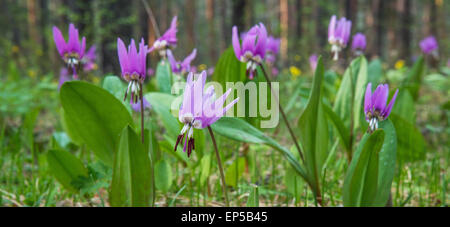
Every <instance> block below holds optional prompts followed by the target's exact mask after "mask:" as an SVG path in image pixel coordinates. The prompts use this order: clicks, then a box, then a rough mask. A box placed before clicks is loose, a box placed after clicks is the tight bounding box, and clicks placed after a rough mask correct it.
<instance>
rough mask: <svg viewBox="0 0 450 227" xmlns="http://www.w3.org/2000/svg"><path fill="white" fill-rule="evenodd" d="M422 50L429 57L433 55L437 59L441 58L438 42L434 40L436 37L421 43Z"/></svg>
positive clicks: (430, 37)
mask: <svg viewBox="0 0 450 227" xmlns="http://www.w3.org/2000/svg"><path fill="white" fill-rule="evenodd" d="M420 48H421V49H422V51H423V53H425V54H427V55H432V56H433V57H435V58H437V57H438V56H439V53H438V48H439V46H438V42H437V41H436V38H434V36H428V37H426V38H425V39H423V40H422V41H420Z"/></svg>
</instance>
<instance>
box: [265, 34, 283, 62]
mask: <svg viewBox="0 0 450 227" xmlns="http://www.w3.org/2000/svg"><path fill="white" fill-rule="evenodd" d="M280 42H281V40H280V39H276V38H274V37H273V36H269V37H268V38H267V44H266V61H267V62H268V63H269V64H273V63H274V62H275V56H276V55H277V54H278V53H279V52H280Z"/></svg>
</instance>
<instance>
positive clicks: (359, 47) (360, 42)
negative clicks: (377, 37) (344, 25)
mask: <svg viewBox="0 0 450 227" xmlns="http://www.w3.org/2000/svg"><path fill="white" fill-rule="evenodd" d="M365 49H366V36H365V35H364V34H362V33H356V34H355V35H354V36H353V40H352V50H353V51H354V52H355V54H356V55H361V54H363V52H364V50H365Z"/></svg>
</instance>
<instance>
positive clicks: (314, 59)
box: [309, 54, 318, 72]
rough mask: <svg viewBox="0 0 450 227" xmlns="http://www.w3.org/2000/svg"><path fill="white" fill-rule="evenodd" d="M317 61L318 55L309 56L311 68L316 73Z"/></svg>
mask: <svg viewBox="0 0 450 227" xmlns="http://www.w3.org/2000/svg"><path fill="white" fill-rule="evenodd" d="M317 59H318V57H317V54H312V55H311V56H309V66H310V67H311V70H312V71H313V72H314V71H316V67H317Z"/></svg>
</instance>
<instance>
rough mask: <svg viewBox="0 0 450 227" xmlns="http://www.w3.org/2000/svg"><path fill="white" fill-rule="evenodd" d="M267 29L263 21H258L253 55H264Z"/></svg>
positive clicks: (262, 56)
mask: <svg viewBox="0 0 450 227" xmlns="http://www.w3.org/2000/svg"><path fill="white" fill-rule="evenodd" d="M266 43H267V30H266V27H265V26H264V24H263V23H259V33H258V41H257V44H256V47H255V55H259V56H260V57H261V58H262V59H263V58H264V56H265V55H266Z"/></svg>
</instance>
